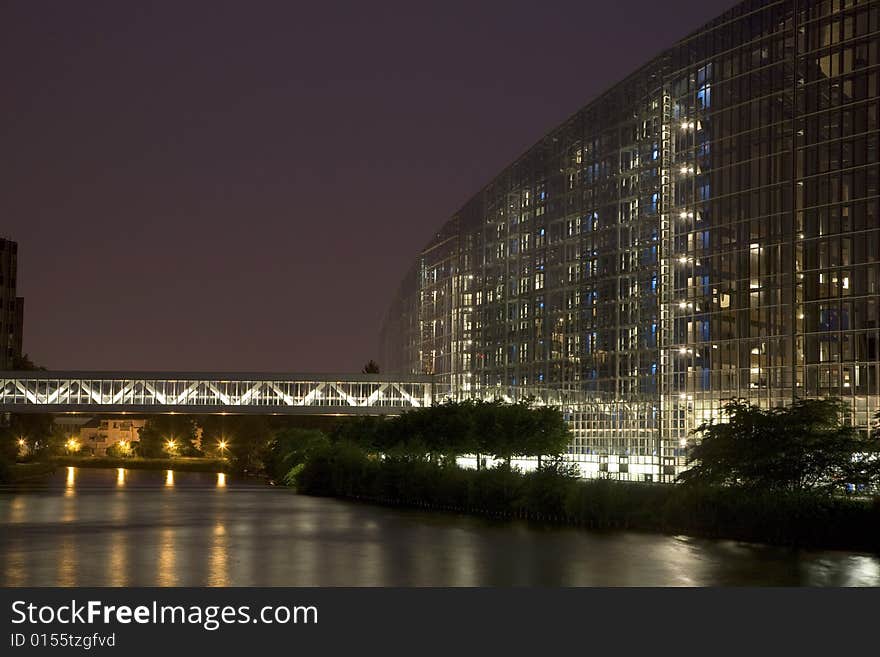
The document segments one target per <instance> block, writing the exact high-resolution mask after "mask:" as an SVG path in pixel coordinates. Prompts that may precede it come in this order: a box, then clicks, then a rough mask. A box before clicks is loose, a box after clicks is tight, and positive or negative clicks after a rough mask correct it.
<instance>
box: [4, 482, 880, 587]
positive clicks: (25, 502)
mask: <svg viewBox="0 0 880 657" xmlns="http://www.w3.org/2000/svg"><path fill="white" fill-rule="evenodd" d="M0 585H2V586H741V585H785V586H795V585H808V586H829V585H830V586H878V585H880V556H878V555H871V554H860V553H851V552H832V551H804V550H793V549H786V548H779V547H769V546H763V545H754V544H746V543H740V542H736V541H719V540H708V539H699V538H691V537H686V536H664V535H658V534H643V533H636V532H593V531H586V530H583V529H573V528H559V527H546V526H541V525H536V524H533V523H526V522H500V521H491V520H486V519H483V518H477V517H470V516H464V515H456V514H445V513H429V512H423V511H413V510H401V509H394V508H384V507H380V506H372V505H367V504H357V503H352V502H347V501H340V500H334V499H326V498H315V497H307V496H303V495H297V494H295V493H293V492H292V491H290V490H286V489H279V488H274V487H271V486H267V485H264V484H262V483H257V482H254V481H247V480H235V479H232V478H227V477H225V476H223V475H217V474H207V473H184V472H173V473H172V472H162V471H146V470H99V469H82V468H60V469H59V470H58V471H57V472H56V473H55V474H54V475H52V476H50V477H49V478H46V479H41V480H40V481H39V482H34V483H30V484H28V485H19V486H18V487H16V488H11V489H6V490H4V491H2V492H0Z"/></svg>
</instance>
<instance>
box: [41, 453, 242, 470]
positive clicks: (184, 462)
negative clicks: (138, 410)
mask: <svg viewBox="0 0 880 657" xmlns="http://www.w3.org/2000/svg"><path fill="white" fill-rule="evenodd" d="M50 462H51V463H53V464H55V465H62V466H71V465H72V466H74V467H77V468H128V469H130V470H177V471H178V472H227V471H228V470H229V462H228V461H226V460H224V459H212V458H199V457H185V456H181V457H175V458H157V459H148V458H140V457H127V458H119V457H112V456H58V457H55V458H53V459H51V461H50Z"/></svg>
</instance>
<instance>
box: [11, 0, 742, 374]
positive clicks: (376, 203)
mask: <svg viewBox="0 0 880 657" xmlns="http://www.w3.org/2000/svg"><path fill="white" fill-rule="evenodd" d="M310 4H311V5H314V6H310V7H307V6H306V5H305V3H298V2H277V3H275V2H273V3H269V2H244V1H241V2H236V3H233V2H214V1H212V2H207V1H205V2H182V1H179V2H163V3H146V2H118V1H112V2H86V1H81V2H80V1H77V2H44V1H41V0H20V1H13V2H9V1H6V2H4V3H3V4H2V6H0V74H2V77H0V79H2V82H3V89H2V92H0V94H2V96H0V97H2V102H0V114H2V122H0V235H2V236H6V237H9V238H11V239H14V240H17V241H18V243H19V276H18V292H19V294H20V295H23V296H24V297H25V333H24V345H25V351H26V352H28V353H29V354H30V356H31V358H32V359H33V360H35V361H36V362H37V363H38V364H41V365H44V366H46V367H49V368H51V369H148V370H152V369H169V370H242V371H248V370H250V371H289V372H296V371H299V372H310V371H311V372H322V371H323V372H346V371H359V370H360V368H361V367H362V365H363V364H364V362H366V361H367V360H368V359H370V358H376V357H377V342H378V332H379V327H380V324H381V321H382V316H383V315H384V313H385V310H386V307H387V305H388V303H389V301H390V299H391V297H392V294H393V293H394V291H395V289H396V288H397V285H398V283H399V281H400V279H401V277H402V276H403V274H404V272H405V270H406V269H407V267H408V266H409V264H410V263H411V262H412V260H413V258H414V256H415V254H416V253H417V251H418V250H419V248H421V247H422V246H423V245H424V244H425V243H426V242H427V241H428V239H429V238H430V236H431V234H432V233H433V232H434V231H435V230H436V229H437V228H438V227H439V226H440V225H441V224H442V223H443V222H444V221H445V220H446V219H447V218H448V217H449V216H450V215H451V214H453V213H454V212H455V211H456V210H457V209H458V208H459V207H460V206H461V205H462V204H463V203H464V202H465V200H466V199H467V198H468V197H469V196H470V195H472V194H473V193H474V192H476V191H477V190H479V189H480V188H481V187H482V186H483V185H484V184H485V183H486V182H488V181H489V179H490V178H491V177H492V176H494V175H495V174H496V173H498V172H499V171H500V170H501V169H502V168H503V167H504V166H506V165H507V164H509V163H510V162H511V161H512V160H513V159H515V158H516V157H517V156H518V155H519V154H521V153H522V152H523V151H524V150H526V149H527V148H528V147H529V146H530V145H531V144H533V143H534V142H535V141H537V140H538V139H539V138H540V137H541V136H542V135H543V134H544V133H546V132H547V131H549V130H550V129H551V128H553V127H554V126H555V125H557V124H558V123H560V122H561V121H563V120H564V119H565V118H566V117H567V116H569V115H571V114H573V113H574V112H575V111H577V110H578V109H579V108H580V107H581V106H583V105H585V104H586V103H587V102H588V101H589V100H590V99H592V98H593V97H594V96H596V95H597V94H598V93H601V92H602V91H603V90H604V89H605V88H607V87H608V86H610V85H611V84H613V83H615V82H616V81H618V80H619V79H621V78H622V77H624V76H625V75H627V74H628V73H630V72H632V71H633V70H634V69H636V68H637V67H638V66H639V65H641V64H642V63H644V62H645V61H646V60H648V59H649V58H650V57H652V56H653V55H655V54H657V53H658V52H659V51H660V50H662V49H663V48H665V47H667V46H669V45H671V44H672V43H673V42H674V41H675V40H677V39H678V38H681V37H683V36H684V35H686V34H687V33H689V32H690V31H692V30H694V29H696V28H697V27H699V26H700V25H701V24H703V23H705V22H706V21H708V20H710V19H711V18H713V17H715V16H716V15H718V14H720V13H721V12H722V11H724V10H725V9H727V8H728V7H729V6H731V5H732V4H734V2H733V0H720V1H719V0H652V1H650V2H636V1H635V0H619V1H618V2H601V3H599V2H588V1H585V0H581V1H580V2H565V3H562V2H559V3H554V2H550V1H543V2H538V1H535V2H529V3H518V2H512V1H510V0H506V1H503V2H495V1H493V2H476V1H474V0H471V1H470V2H451V1H448V2H442V3H436V4H433V5H428V4H426V3H419V2H412V1H409V2H401V3H397V2H394V3H391V2H351V3H344V4H343V3H335V2H320V3H310Z"/></svg>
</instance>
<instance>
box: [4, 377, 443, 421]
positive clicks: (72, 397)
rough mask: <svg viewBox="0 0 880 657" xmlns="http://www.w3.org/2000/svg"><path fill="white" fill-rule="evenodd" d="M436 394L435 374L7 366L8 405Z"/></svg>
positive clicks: (361, 411) (299, 403) (300, 406)
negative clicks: (17, 369) (68, 369)
mask: <svg viewBox="0 0 880 657" xmlns="http://www.w3.org/2000/svg"><path fill="white" fill-rule="evenodd" d="M433 399H434V390H433V379H432V377H430V376H397V375H381V374H278V373H260V374H257V373H236V374H232V373H217V372H48V371H26V372H0V413H192V414H222V413H230V414H238V413H250V414H260V415H298V414H313V415H396V414H399V413H402V412H403V411H406V410H409V409H413V408H421V407H424V406H430V405H431V403H432V401H433Z"/></svg>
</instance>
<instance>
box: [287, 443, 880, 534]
mask: <svg viewBox="0 0 880 657" xmlns="http://www.w3.org/2000/svg"><path fill="white" fill-rule="evenodd" d="M288 482H289V483H294V482H295V484H296V486H297V488H298V490H299V491H300V492H302V493H305V494H311V495H324V496H334V497H344V498H350V499H357V500H365V501H370V502H375V503H381V504H390V505H403V506H411V507H418V508H426V509H436V510H442V511H454V512H460V513H471V514H479V515H485V516H490V517H495V518H525V519H530V520H537V521H543V522H552V523H559V524H566V525H574V526H580V527H588V528H594V529H629V530H639V531H654V532H663V533H672V534H679V533H680V534H689V535H694V536H705V537H713V538H729V539H736V540H744V541H752V542H760V543H770V544H776V545H789V546H797V547H811V548H829V549H847V550H863V551H880V500H877V499H873V500H865V499H851V498H844V497H830V496H824V495H814V494H806V493H779V492H765V491H749V490H742V489H733V488H695V487H685V486H680V485H678V486H670V485H659V484H655V485H651V484H635V483H626V482H617V481H585V480H580V479H575V478H572V477H570V476H566V475H565V474H560V473H559V472H555V471H553V470H550V469H547V470H544V471H537V472H531V473H521V472H519V471H516V470H511V469H508V468H504V467H502V468H492V469H484V470H480V471H477V470H465V469H462V468H459V467H456V466H452V465H440V464H436V463H432V462H428V461H424V460H419V459H390V458H386V459H384V460H379V459H376V458H372V457H370V456H368V455H367V454H366V453H364V452H363V451H361V450H360V449H358V448H357V447H354V446H350V445H335V446H333V447H331V448H327V449H323V450H320V451H318V452H316V453H314V454H312V455H311V457H310V458H309V459H308V460H307V461H306V462H305V463H304V464H303V465H301V466H299V467H298V468H295V469H294V470H293V471H292V473H291V476H289V477H288Z"/></svg>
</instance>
